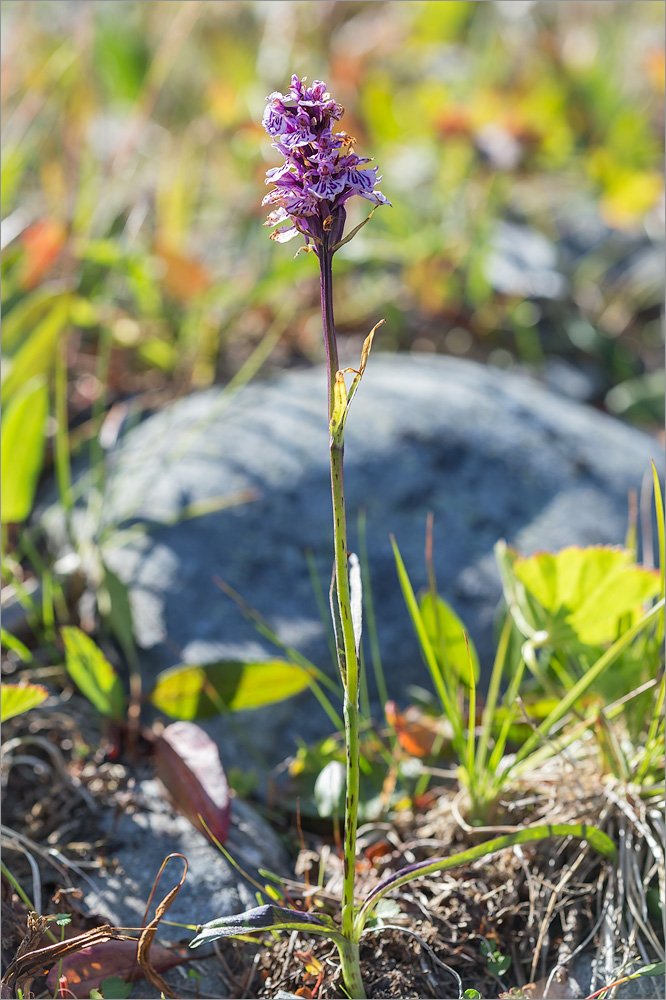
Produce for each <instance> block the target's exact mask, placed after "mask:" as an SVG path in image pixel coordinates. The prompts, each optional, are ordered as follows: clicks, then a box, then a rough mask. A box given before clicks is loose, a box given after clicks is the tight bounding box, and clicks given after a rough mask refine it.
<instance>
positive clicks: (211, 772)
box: [155, 722, 231, 844]
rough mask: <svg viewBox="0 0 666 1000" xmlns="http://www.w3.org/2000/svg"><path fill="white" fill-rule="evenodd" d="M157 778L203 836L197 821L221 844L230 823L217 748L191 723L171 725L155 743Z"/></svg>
mask: <svg viewBox="0 0 666 1000" xmlns="http://www.w3.org/2000/svg"><path fill="white" fill-rule="evenodd" d="M155 752H156V769H157V775H158V777H159V778H160V780H161V782H162V784H163V785H164V786H165V788H166V789H167V791H168V792H169V794H170V795H171V797H172V799H173V801H174V803H175V805H176V806H177V807H178V809H180V811H181V812H182V813H183V814H184V815H185V816H187V818H188V819H189V821H190V823H191V824H192V825H193V826H194V827H196V829H197V830H200V831H201V833H203V834H204V835H206V836H207V834H206V831H205V829H204V827H203V826H202V824H201V823H200V822H199V819H198V817H199V816H202V817H203V819H204V821H205V823H206V826H208V828H209V829H210V831H211V833H212V834H213V835H214V836H215V837H216V838H217V840H219V842H220V843H221V844H223V843H224V841H225V840H226V838H227V834H228V832H229V824H230V822H231V801H230V798H229V786H228V784H227V778H226V775H225V773H224V769H223V767H222V762H221V761H220V755H219V752H218V749H217V744H216V743H215V742H214V741H213V740H212V739H211V738H210V736H208V735H207V734H206V733H205V732H204V731H203V729H201V728H200V726H197V725H196V724H195V723H194V722H174V723H173V724H172V725H170V726H167V727H166V729H165V730H164V732H163V733H162V735H161V736H159V737H158V738H157V740H156V742H155Z"/></svg>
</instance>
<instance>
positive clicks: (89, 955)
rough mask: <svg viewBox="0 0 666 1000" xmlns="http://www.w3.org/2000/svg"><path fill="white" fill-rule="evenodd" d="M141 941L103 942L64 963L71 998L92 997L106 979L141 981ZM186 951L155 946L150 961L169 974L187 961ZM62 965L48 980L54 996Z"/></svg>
mask: <svg viewBox="0 0 666 1000" xmlns="http://www.w3.org/2000/svg"><path fill="white" fill-rule="evenodd" d="M137 944H138V941H104V942H102V944H94V945H92V946H91V947H89V948H82V949H81V951H77V952H75V953H74V954H73V955H66V956H65V958H63V960H62V975H65V976H67V989H68V990H69V994H68V995H69V996H73V997H89V996H90V991H91V990H92V989H99V987H100V983H101V982H102V980H103V979H106V978H107V976H119V977H120V978H121V979H124V980H125V981H126V982H130V983H131V982H133V981H134V980H135V979H141V978H142V976H143V970H142V969H141V966H140V965H139V963H138V961H137V957H136V948H137ZM187 957H188V955H187V949H186V948H179V949H177V950H174V951H170V950H169V949H168V948H160V947H159V946H157V945H154V946H153V947H152V948H151V950H150V961H151V964H152V965H153V967H154V968H155V969H156V970H157V971H158V972H166V970H167V969H173V968H174V966H176V965H180V963H181V962H184V961H186V959H187ZM59 974H60V963H59V962H58V964H57V965H54V966H53V968H52V969H51V970H50V972H49V974H48V976H47V977H46V987H47V989H48V990H49V992H50V994H51V996H53V995H54V994H55V991H56V989H57V988H58V977H59Z"/></svg>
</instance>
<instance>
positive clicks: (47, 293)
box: [2, 285, 68, 356]
mask: <svg viewBox="0 0 666 1000" xmlns="http://www.w3.org/2000/svg"><path fill="white" fill-rule="evenodd" d="M67 294H68V293H67V292H63V290H62V288H60V289H59V290H56V289H54V287H53V286H52V285H39V286H38V287H37V288H35V289H34V290H33V291H31V292H28V293H27V294H26V295H24V296H23V298H21V300H20V301H19V302H17V303H16V305H15V306H14V307H13V308H12V309H11V311H10V312H8V313H7V315H6V316H4V315H3V317H2V353H3V355H9V356H11V355H12V354H14V353H15V352H16V349H17V348H18V347H19V345H20V344H21V343H22V342H25V341H26V340H27V339H28V338H29V336H30V333H31V331H33V330H34V329H35V328H36V326H37V324H38V323H39V322H40V321H41V320H42V319H43V318H44V314H45V313H47V312H48V311H49V310H50V309H51V308H52V307H53V304H54V302H55V301H56V300H57V299H60V298H62V297H63V295H67Z"/></svg>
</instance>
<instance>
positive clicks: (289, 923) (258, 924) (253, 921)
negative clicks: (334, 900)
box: [190, 903, 345, 948]
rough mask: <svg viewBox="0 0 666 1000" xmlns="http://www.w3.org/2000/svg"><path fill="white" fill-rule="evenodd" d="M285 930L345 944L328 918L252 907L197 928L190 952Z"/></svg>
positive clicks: (297, 911)
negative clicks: (224, 940) (223, 940)
mask: <svg viewBox="0 0 666 1000" xmlns="http://www.w3.org/2000/svg"><path fill="white" fill-rule="evenodd" d="M274 930H288V931H293V930H296V931H301V932H302V933H304V934H321V935H323V936H324V937H327V938H329V939H330V940H331V941H335V942H336V943H337V942H341V943H344V941H345V939H344V938H343V936H342V934H341V933H340V932H339V931H337V930H336V929H335V927H334V924H333V921H332V920H331V919H330V917H327V916H325V915H322V916H318V915H317V916H315V915H314V914H312V913H305V912H302V911H301V910H291V909H287V907H284V906H273V905H272V904H270V903H268V904H264V905H263V906H255V907H254V909H252V910H246V911H245V913H238V914H236V915H234V916H231V917H219V918H218V919H217V920H210V921H209V922H208V923H207V924H203V926H201V927H198V928H197V931H198V933H197V935H196V937H195V938H193V939H192V941H190V948H199V947H200V946H201V945H202V944H210V943H212V942H213V941H217V940H218V939H219V938H224V937H239V936H243V935H245V934H257V933H265V932H266V931H274Z"/></svg>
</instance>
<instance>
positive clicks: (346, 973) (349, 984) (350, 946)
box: [338, 941, 365, 1000]
mask: <svg viewBox="0 0 666 1000" xmlns="http://www.w3.org/2000/svg"><path fill="white" fill-rule="evenodd" d="M338 954H339V955H340V965H341V966H342V977H343V979H344V982H345V987H346V989H347V992H348V993H349V996H350V997H353V998H354V1000H365V987H364V985H363V977H362V975H361V964H360V962H359V946H358V943H357V942H356V941H345V943H344V945H343V944H338Z"/></svg>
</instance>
